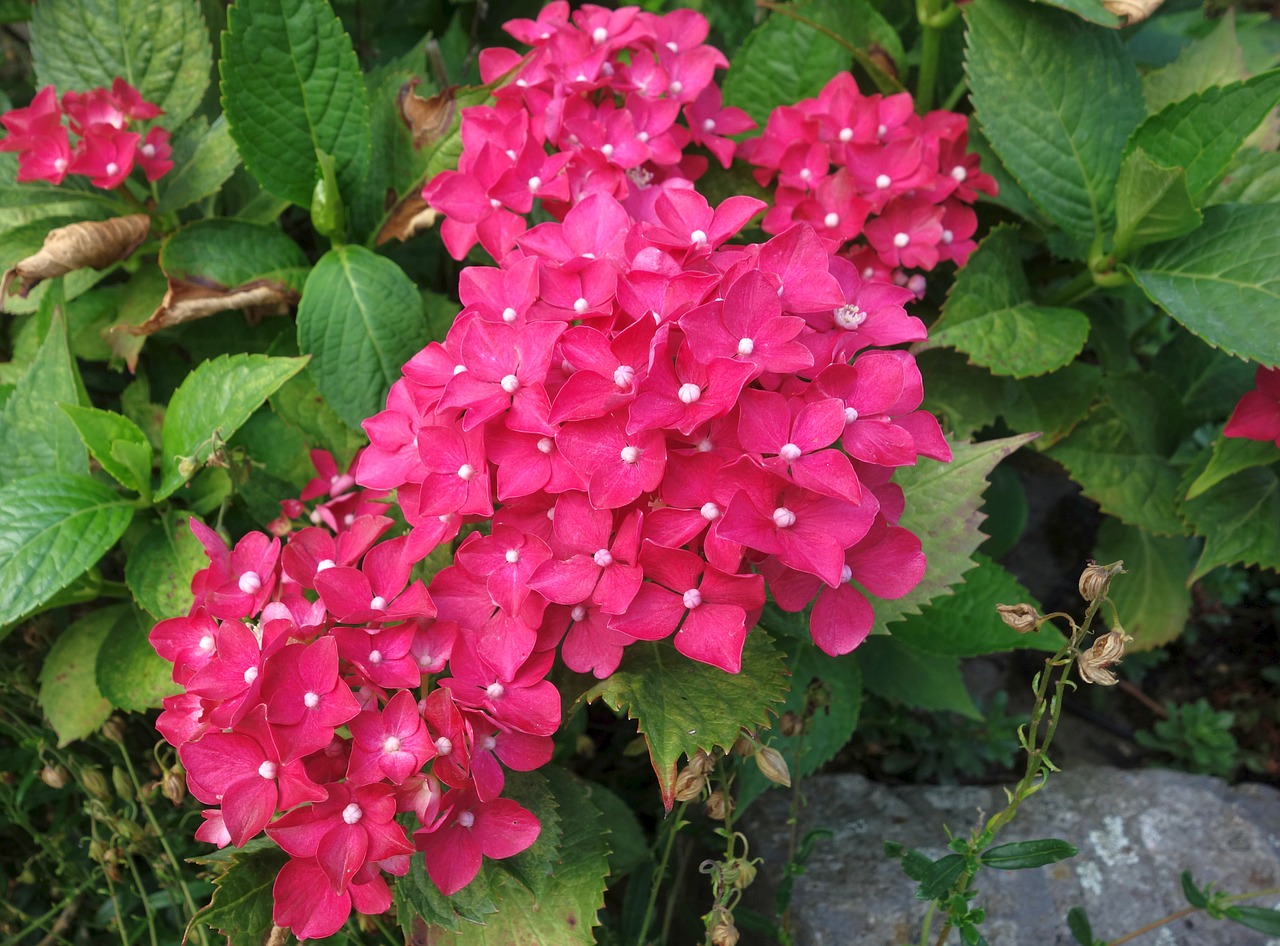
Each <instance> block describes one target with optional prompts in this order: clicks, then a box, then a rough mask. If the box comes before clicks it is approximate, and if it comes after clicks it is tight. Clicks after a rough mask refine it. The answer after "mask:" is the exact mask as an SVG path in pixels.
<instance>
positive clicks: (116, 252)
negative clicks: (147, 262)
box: [0, 214, 151, 299]
mask: <svg viewBox="0 0 1280 946" xmlns="http://www.w3.org/2000/svg"><path fill="white" fill-rule="evenodd" d="M150 229H151V218H150V217H149V216H147V215H146V214H131V215H129V216H127V217H113V218H111V219H110V220H86V221H83V222H81V223H73V224H70V225H69V226H65V227H59V228H58V229H56V230H50V231H49V235H48V236H46V237H45V238H44V245H43V246H42V247H40V250H39V252H37V253H36V254H35V255H33V256H28V257H27V258H26V259H24V260H19V261H18V262H17V263H15V264H14V265H13V267H12V268H11V269H9V270H7V271H6V272H5V274H4V279H3V281H0V299H3V298H5V297H6V296H9V295H18V296H21V297H22V298H24V299H25V298H26V297H27V295H28V294H30V292H31V290H32V289H34V288H35V287H36V286H38V285H40V283H42V282H44V280H46V279H54V278H56V277H58V276H65V275H66V274H67V273H69V272H72V271H73V270H77V269H84V268H85V267H86V266H87V267H91V268H93V269H106V268H107V267H108V266H110V265H111V264H112V263H117V262H119V261H120V260H122V259H127V258H128V257H129V256H131V255H132V254H133V251H134V250H136V249H137V248H138V247H139V246H140V245H141V244H142V241H143V240H145V239H146V238H147V233H148V232H149V231H150ZM15 283H16V284H15Z"/></svg>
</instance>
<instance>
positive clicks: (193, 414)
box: [155, 355, 307, 500]
mask: <svg viewBox="0 0 1280 946" xmlns="http://www.w3.org/2000/svg"><path fill="white" fill-rule="evenodd" d="M306 363H307V359H305V358H269V357H267V356H266V355H224V356H222V357H221V358H215V359H212V360H210V361H206V362H203V363H202V364H200V365H198V366H196V368H195V370H194V371H192V372H191V374H189V375H187V377H186V379H185V380H184V381H183V382H182V384H180V385H179V386H178V390H177V391H175V392H174V393H173V398H172V400H170V401H169V407H168V410H166V411H165V417H164V428H163V430H162V432H161V438H162V448H161V451H160V489H159V490H158V491H157V492H156V497H155V498H156V499H157V500H160V499H164V498H165V497H167V496H169V495H170V494H172V493H173V491H174V490H176V489H177V488H178V487H179V486H181V485H182V484H183V483H185V482H186V481H187V480H188V479H189V478H190V477H191V475H192V474H193V473H194V472H195V471H196V470H197V469H199V468H200V467H201V466H202V465H203V464H204V463H205V462H206V461H207V460H208V459H209V457H210V455H212V454H213V452H214V451H215V450H216V449H217V447H218V445H219V444H220V443H223V442H225V441H226V440H227V439H228V438H229V437H230V436H231V435H232V434H234V433H235V432H236V430H237V429H238V428H239V427H240V425H241V424H243V423H244V422H245V421H246V420H248V419H249V415H250V414H252V413H253V412H254V411H256V410H257V409H258V407H259V406H261V404H262V402H263V401H265V400H266V399H267V398H268V397H270V396H271V395H272V394H274V393H275V392H276V391H277V390H278V389H279V388H280V386H281V385H282V384H284V383H285V382H286V381H288V380H289V379H290V378H291V377H293V376H294V375H295V374H297V373H298V372H299V371H301V370H302V367H303V366H304V365H305V364H306Z"/></svg>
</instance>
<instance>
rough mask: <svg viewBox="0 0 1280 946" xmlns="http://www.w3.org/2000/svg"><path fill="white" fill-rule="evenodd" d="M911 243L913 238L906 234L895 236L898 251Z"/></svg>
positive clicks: (894, 240) (894, 241) (894, 243)
mask: <svg viewBox="0 0 1280 946" xmlns="http://www.w3.org/2000/svg"><path fill="white" fill-rule="evenodd" d="M910 242H911V237H910V236H908V235H907V234H905V233H896V234H894V237H893V245H894V246H896V247H897V248H898V249H902V248H903V247H904V246H906V245H907V244H908V243H910Z"/></svg>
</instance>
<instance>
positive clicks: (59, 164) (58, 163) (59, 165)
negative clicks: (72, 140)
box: [53, 158, 67, 174]
mask: <svg viewBox="0 0 1280 946" xmlns="http://www.w3.org/2000/svg"><path fill="white" fill-rule="evenodd" d="M53 169H54V170H55V171H57V172H58V173H59V174H61V173H62V172H63V171H65V170H66V169H67V159H66V158H57V159H56V160H55V161H54V162H53Z"/></svg>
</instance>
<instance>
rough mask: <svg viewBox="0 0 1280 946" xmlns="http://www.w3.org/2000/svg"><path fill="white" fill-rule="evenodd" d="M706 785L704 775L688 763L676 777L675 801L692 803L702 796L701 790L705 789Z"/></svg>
mask: <svg viewBox="0 0 1280 946" xmlns="http://www.w3.org/2000/svg"><path fill="white" fill-rule="evenodd" d="M706 784H707V776H706V773H705V772H702V771H700V770H699V769H698V768H697V767H696V766H695V765H694V764H693V763H692V762H690V763H689V764H688V765H686V766H685V767H684V768H683V769H681V770H680V774H679V775H677V776H676V785H675V800H676V801H693V800H694V799H695V798H697V797H698V796H699V795H701V794H702V789H703V788H704V787H706Z"/></svg>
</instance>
